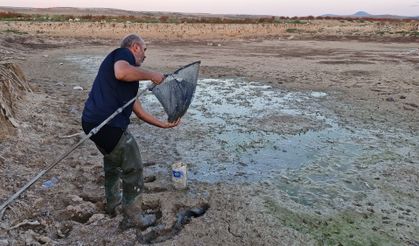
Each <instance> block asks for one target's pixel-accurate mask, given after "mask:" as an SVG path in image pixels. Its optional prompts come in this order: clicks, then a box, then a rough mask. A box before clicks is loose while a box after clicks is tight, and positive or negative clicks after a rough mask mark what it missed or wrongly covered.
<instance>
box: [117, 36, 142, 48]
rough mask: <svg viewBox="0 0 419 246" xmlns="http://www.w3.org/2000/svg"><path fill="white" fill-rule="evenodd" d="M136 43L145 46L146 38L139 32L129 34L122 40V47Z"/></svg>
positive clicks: (129, 46) (128, 46)
mask: <svg viewBox="0 0 419 246" xmlns="http://www.w3.org/2000/svg"><path fill="white" fill-rule="evenodd" d="M134 44H139V45H140V46H144V44H145V42H144V40H143V39H142V38H141V37H140V36H138V35H137V34H129V35H127V36H126V37H125V38H123V39H122V41H121V48H131V47H132V46H133V45H134Z"/></svg>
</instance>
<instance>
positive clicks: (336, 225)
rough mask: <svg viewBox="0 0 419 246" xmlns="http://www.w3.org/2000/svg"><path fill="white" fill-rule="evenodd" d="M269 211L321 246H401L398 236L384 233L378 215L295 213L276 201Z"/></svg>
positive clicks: (267, 202) (268, 205) (284, 223)
mask: <svg viewBox="0 0 419 246" xmlns="http://www.w3.org/2000/svg"><path fill="white" fill-rule="evenodd" d="M265 207H266V208H267V209H268V211H269V212H270V213H271V214H272V215H273V216H274V217H275V218H277V219H278V220H279V221H281V223H282V224H283V225H284V226H286V227H290V228H293V229H295V230H297V231H299V232H301V233H305V234H309V235H311V236H312V237H313V238H314V239H315V240H316V241H317V242H318V245H360V246H361V245H362V246H363V245H400V244H401V242H400V241H399V240H398V239H397V238H396V236H395V235H391V234H390V233H389V232H386V231H384V230H383V228H382V226H381V221H380V218H379V217H378V216H377V215H372V214H367V213H360V212H355V211H349V210H345V211H342V212H339V213H338V214H336V215H333V216H322V215H319V214H314V213H313V214H309V213H303V212H295V211H292V210H290V209H288V208H286V207H282V206H281V205H280V204H278V203H277V202H275V201H273V200H272V199H266V200H265Z"/></svg>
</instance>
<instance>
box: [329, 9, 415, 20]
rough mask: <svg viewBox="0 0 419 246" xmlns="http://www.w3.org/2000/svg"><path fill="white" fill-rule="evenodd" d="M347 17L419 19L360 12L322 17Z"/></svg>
mask: <svg viewBox="0 0 419 246" xmlns="http://www.w3.org/2000/svg"><path fill="white" fill-rule="evenodd" d="M327 16H329V17H345V18H377V19H378V18H380V19H419V16H400V15H391V14H380V15H373V14H369V13H367V12H365V11H358V12H356V13H355V14H352V15H334V14H326V15H322V17H327Z"/></svg>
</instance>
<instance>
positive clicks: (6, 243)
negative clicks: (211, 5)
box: [0, 239, 9, 246]
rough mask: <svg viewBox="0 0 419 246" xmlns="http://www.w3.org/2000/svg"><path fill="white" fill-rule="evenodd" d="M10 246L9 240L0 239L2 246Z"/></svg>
mask: <svg viewBox="0 0 419 246" xmlns="http://www.w3.org/2000/svg"><path fill="white" fill-rule="evenodd" d="M7 245H9V240H7V239H0V246H7Z"/></svg>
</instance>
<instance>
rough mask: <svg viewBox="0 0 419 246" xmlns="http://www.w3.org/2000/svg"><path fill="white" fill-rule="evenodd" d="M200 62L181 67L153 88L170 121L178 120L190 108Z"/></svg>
mask: <svg viewBox="0 0 419 246" xmlns="http://www.w3.org/2000/svg"><path fill="white" fill-rule="evenodd" d="M200 64H201V62H200V61H197V62H194V63H191V64H189V65H186V66H184V67H182V68H179V69H178V70H176V71H175V72H174V73H172V74H169V75H167V77H166V78H165V79H164V81H163V82H162V83H161V84H159V85H156V86H155V87H154V88H153V90H152V91H153V94H154V95H155V96H156V97H157V99H158V100H159V102H160V103H161V104H162V105H163V108H164V111H165V112H166V114H167V116H168V121H169V122H174V121H176V120H177V119H179V118H180V117H182V116H183V115H184V114H185V113H186V111H187V110H188V108H189V105H190V104H191V102H192V98H193V95H194V93H195V89H196V84H197V81H198V73H199V66H200Z"/></svg>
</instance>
